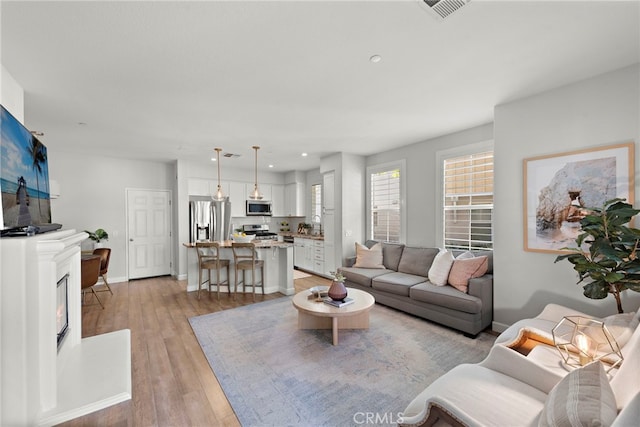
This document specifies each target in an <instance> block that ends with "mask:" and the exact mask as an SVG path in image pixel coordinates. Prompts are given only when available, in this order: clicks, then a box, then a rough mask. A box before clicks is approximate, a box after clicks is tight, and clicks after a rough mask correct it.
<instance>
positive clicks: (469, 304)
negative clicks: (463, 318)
mask: <svg viewBox="0 0 640 427" xmlns="http://www.w3.org/2000/svg"><path fill="white" fill-rule="evenodd" d="M409 297H410V298H411V299H414V300H416V301H422V302H427V303H429V304H433V305H439V306H441V307H446V308H450V309H452V310H457V311H462V312H464V313H471V314H476V313H480V311H481V310H482V301H481V300H480V299H479V298H476V297H474V296H473V295H468V294H465V293H464V292H460V291H459V290H457V289H455V288H454V287H452V286H449V285H447V286H436V285H434V284H432V283H429V282H425V283H420V284H418V285H415V286H413V287H411V289H410V290H409Z"/></svg>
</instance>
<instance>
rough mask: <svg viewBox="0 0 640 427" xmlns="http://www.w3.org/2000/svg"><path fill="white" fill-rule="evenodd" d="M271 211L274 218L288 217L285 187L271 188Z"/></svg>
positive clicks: (275, 185)
mask: <svg viewBox="0 0 640 427" xmlns="http://www.w3.org/2000/svg"><path fill="white" fill-rule="evenodd" d="M271 209H272V210H273V216H287V212H286V210H285V206H284V185H279V184H274V185H272V186H271Z"/></svg>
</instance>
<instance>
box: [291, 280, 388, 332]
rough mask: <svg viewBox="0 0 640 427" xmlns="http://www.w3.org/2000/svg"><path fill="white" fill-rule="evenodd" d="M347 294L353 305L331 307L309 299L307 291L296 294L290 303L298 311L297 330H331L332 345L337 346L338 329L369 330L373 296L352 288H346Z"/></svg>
mask: <svg viewBox="0 0 640 427" xmlns="http://www.w3.org/2000/svg"><path fill="white" fill-rule="evenodd" d="M347 294H348V297H349V298H353V303H351V304H349V305H346V306H344V307H333V306H331V305H329V304H325V303H324V302H322V301H317V300H316V298H314V297H311V293H310V292H309V291H308V290H306V291H302V292H299V293H297V294H296V295H295V296H294V297H293V299H292V302H293V306H294V307H295V308H296V309H297V310H298V329H332V330H333V345H338V330H339V329H369V310H371V307H373V304H374V303H375V302H376V300H375V299H374V298H373V295H371V294H369V293H367V292H365V291H361V290H359V289H353V288H347Z"/></svg>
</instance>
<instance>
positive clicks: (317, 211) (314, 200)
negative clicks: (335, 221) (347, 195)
mask: <svg viewBox="0 0 640 427" xmlns="http://www.w3.org/2000/svg"><path fill="white" fill-rule="evenodd" d="M321 220H322V184H313V185H312V186H311V222H317V223H319V222H321Z"/></svg>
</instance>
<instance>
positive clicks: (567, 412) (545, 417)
mask: <svg viewBox="0 0 640 427" xmlns="http://www.w3.org/2000/svg"><path fill="white" fill-rule="evenodd" d="M617 415H618V408H617V406H616V399H615V396H614V395H613V390H612V389H611V386H610V385H609V380H608V379H607V374H606V373H605V372H604V368H603V367H602V363H600V362H592V363H590V364H588V365H586V366H583V367H581V368H578V369H576V370H574V371H571V372H570V373H569V374H568V375H567V376H566V377H564V378H563V379H562V380H560V382H559V383H558V384H556V385H555V387H553V389H551V391H550V392H549V395H548V396H547V400H546V402H545V404H544V408H543V409H542V414H541V415H540V420H539V424H538V425H539V426H541V427H543V426H554V427H564V426H567V427H571V426H576V425H582V426H609V425H611V423H613V421H614V420H615V419H616V416H617Z"/></svg>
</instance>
